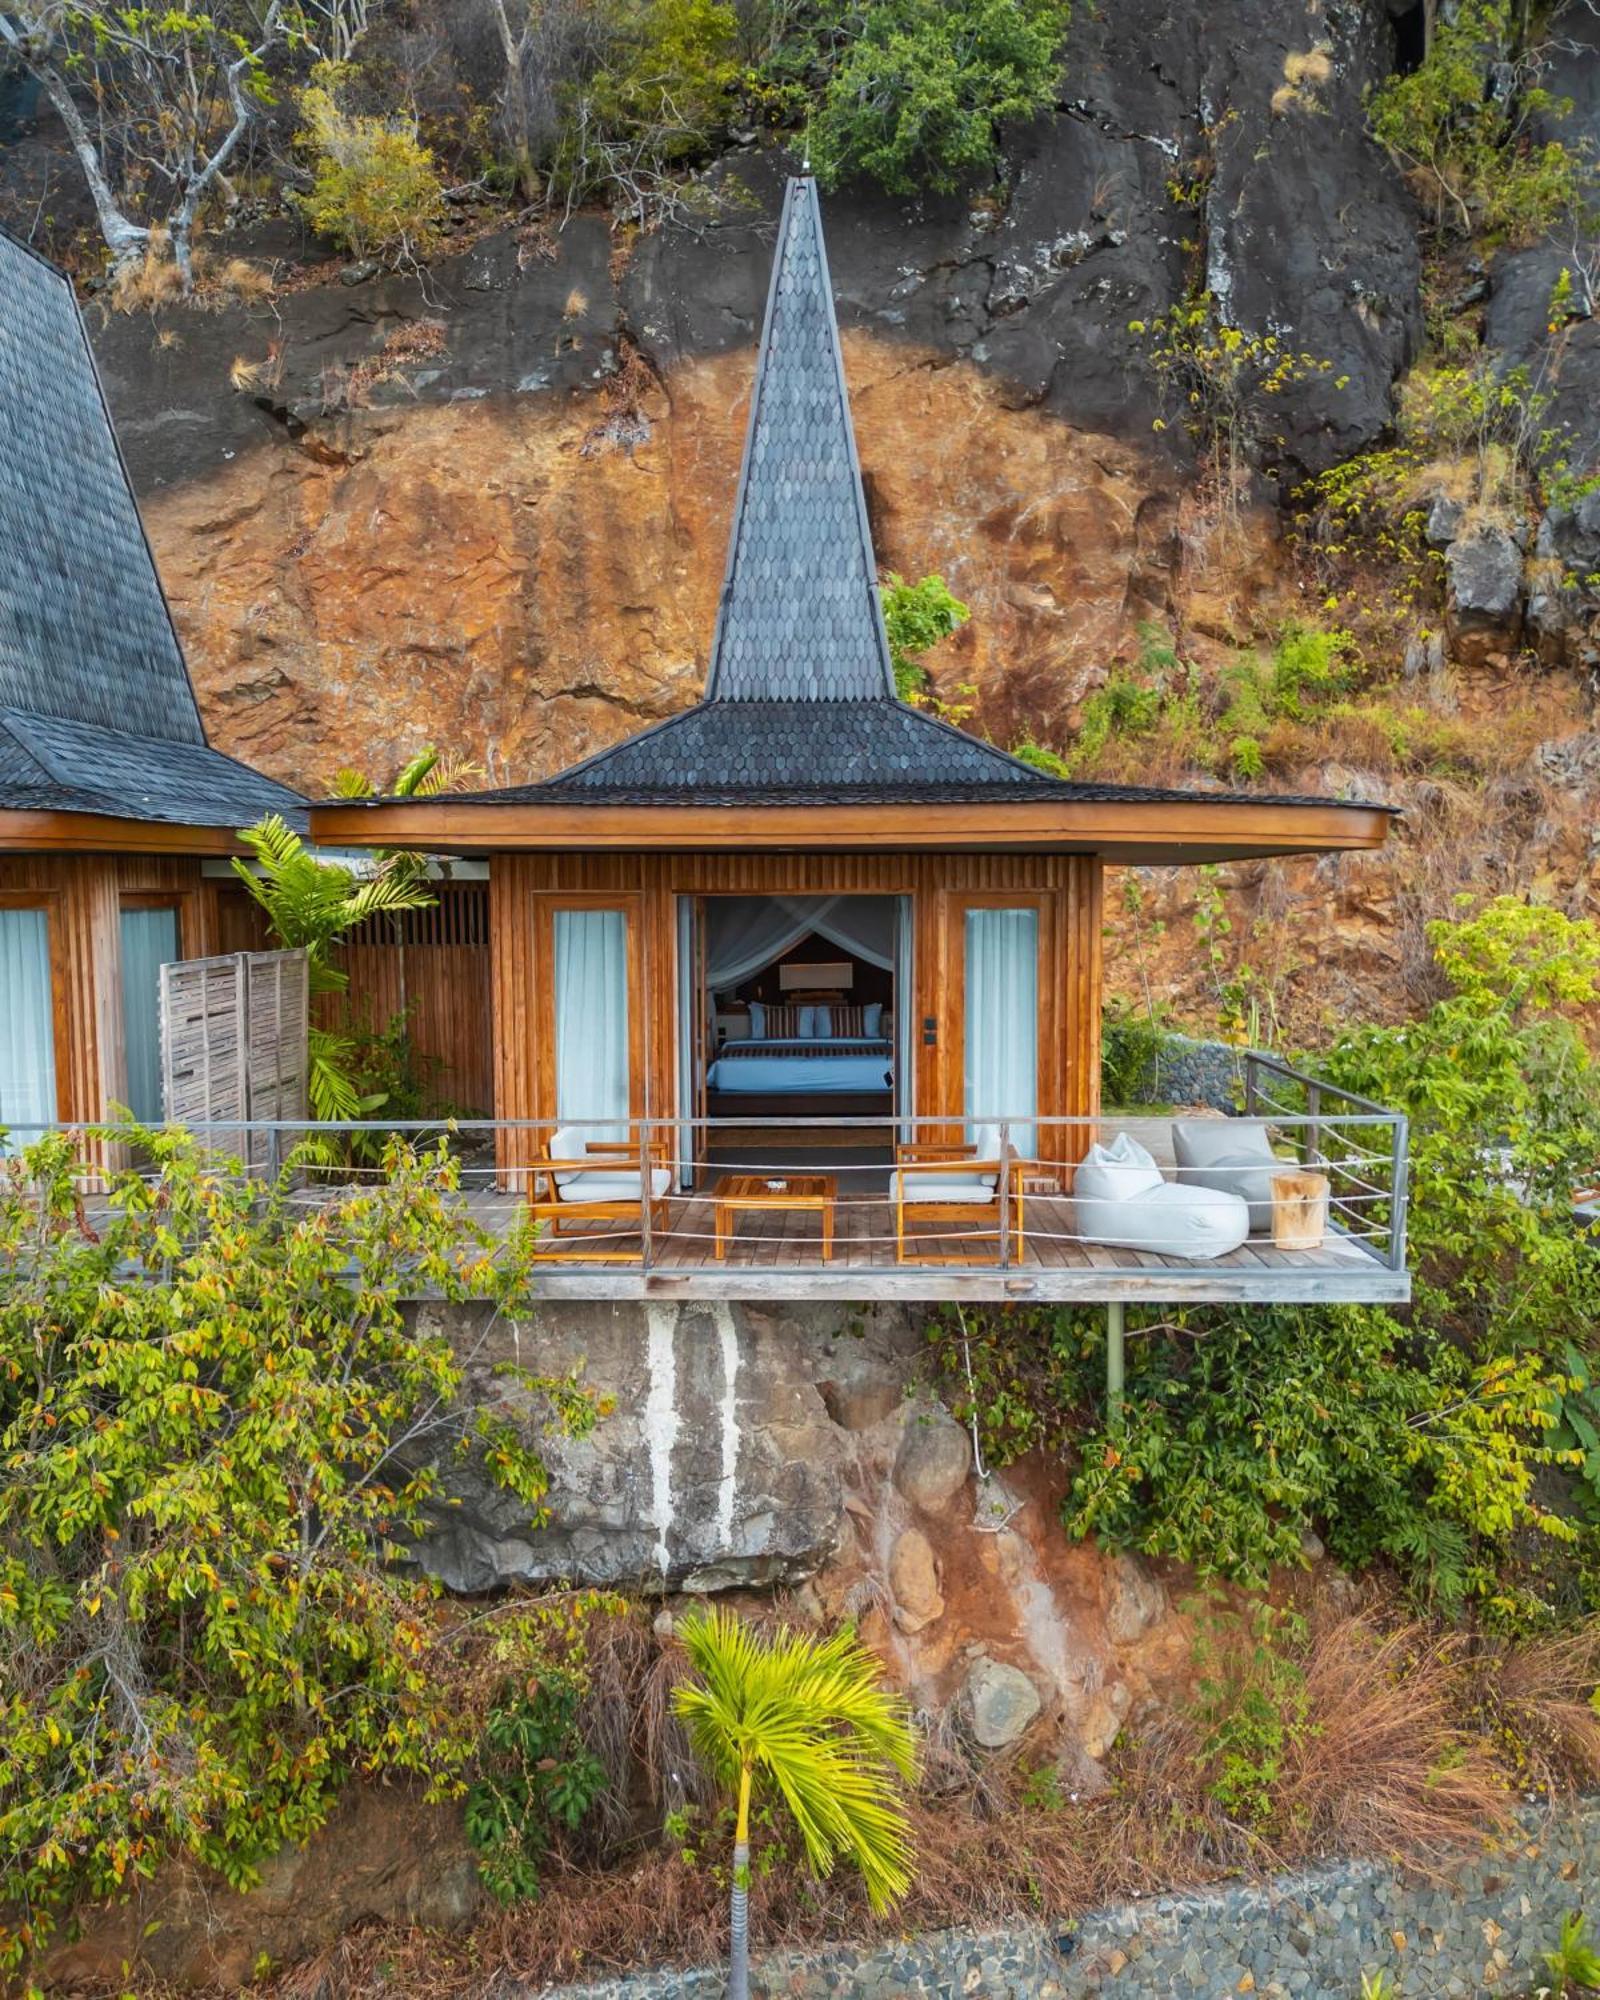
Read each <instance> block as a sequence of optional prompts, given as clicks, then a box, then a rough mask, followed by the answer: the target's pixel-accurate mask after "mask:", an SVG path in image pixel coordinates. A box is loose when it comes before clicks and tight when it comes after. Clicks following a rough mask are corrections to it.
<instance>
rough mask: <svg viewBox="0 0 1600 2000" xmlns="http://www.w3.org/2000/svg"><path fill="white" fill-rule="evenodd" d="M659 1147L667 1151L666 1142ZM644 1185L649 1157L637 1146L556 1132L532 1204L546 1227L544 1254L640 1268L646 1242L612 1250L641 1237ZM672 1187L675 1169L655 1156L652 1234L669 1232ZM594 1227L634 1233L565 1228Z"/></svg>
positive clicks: (566, 1128)
mask: <svg viewBox="0 0 1600 2000" xmlns="http://www.w3.org/2000/svg"><path fill="white" fill-rule="evenodd" d="M658 1143H660V1144H663V1145H664V1143H665V1141H664V1140H662V1141H660V1142H658ZM645 1184H646V1181H645V1157H644V1154H643V1152H642V1150H641V1148H640V1147H639V1145H638V1144H637V1142H634V1141H628V1140H616V1141H614V1140H609V1139H588V1138H585V1136H584V1135H583V1133H582V1132H579V1131H575V1130H574V1129H573V1128H572V1127H571V1126H568V1125H564V1126H562V1127H561V1128H560V1129H559V1130H558V1131H555V1132H552V1133H551V1134H550V1136H549V1138H548V1139H547V1140H546V1141H545V1147H544V1159H543V1160H542V1161H541V1162H540V1166H539V1169H538V1181H537V1183H536V1185H537V1186H538V1188H539V1194H538V1195H537V1197H536V1198H535V1199H534V1200H532V1201H530V1202H529V1204H528V1213H529V1215H530V1216H532V1217H533V1218H534V1220H535V1221H537V1222H539V1223H540V1224H541V1225H542V1227H543V1234H542V1236H541V1240H540V1245H539V1254H540V1255H541V1256H546V1257H577V1258H581V1259H584V1260H585V1261H590V1262H598V1263H618V1264H637V1263H638V1262H639V1261H640V1260H641V1258H642V1257H643V1254H644V1250H643V1244H642V1242H641V1245H640V1247H639V1249H637V1250H625V1249H619V1248H616V1247H613V1246H615V1245H616V1244H617V1243H618V1242H619V1240H620V1239H622V1238H624V1237H628V1236H634V1235H639V1234H640V1233H641V1232H642V1230H643V1228H644V1203H645V1192H644V1191H645ZM671 1185H672V1171H671V1169H670V1168H669V1167H666V1166H658V1165H656V1164H655V1158H654V1155H653V1154H652V1156H651V1161H650V1167H649V1189H650V1194H649V1200H650V1226H651V1227H652V1228H653V1229H661V1230H665V1228H666V1226H667V1190H668V1189H669V1188H670V1187H671ZM590 1222H620V1223H625V1224H628V1225H629V1227H627V1228H624V1229H614V1230H613V1229H603V1230H590V1229H583V1230H579V1229H574V1228H571V1227H564V1226H563V1225H570V1224H573V1223H590ZM563 1237H564V1238H565V1239H566V1241H565V1243H563V1244H562V1246H561V1247H559V1248H546V1247H545V1246H546V1245H547V1244H551V1243H554V1242H556V1241H557V1239H561V1238H563Z"/></svg>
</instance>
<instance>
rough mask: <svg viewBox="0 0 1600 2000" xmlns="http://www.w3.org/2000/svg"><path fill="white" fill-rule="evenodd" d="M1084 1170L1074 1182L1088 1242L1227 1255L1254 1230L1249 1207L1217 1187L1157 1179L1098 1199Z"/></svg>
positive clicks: (1173, 1253) (1166, 1253)
mask: <svg viewBox="0 0 1600 2000" xmlns="http://www.w3.org/2000/svg"><path fill="white" fill-rule="evenodd" d="M1082 1174H1083V1169H1082V1168H1081V1167H1080V1168H1079V1169H1078V1178H1077V1179H1076V1180H1075V1181H1074V1183H1073V1209H1074V1212H1075V1214H1076V1217H1077V1233H1078V1235H1079V1236H1080V1237H1082V1239H1083V1240H1084V1241H1085V1242H1086V1243H1103V1244H1106V1245H1109V1246H1113V1247H1116V1248H1119V1249H1125V1250H1153V1251H1155V1252H1156V1253H1157V1255H1159V1256H1162V1257H1197V1258H1206V1257H1225V1256H1227V1254H1228V1252H1229V1251H1230V1250H1237V1249H1238V1247H1239V1245H1240V1244H1241V1243H1242V1242H1243V1241H1244V1239H1245V1238H1246V1237H1247V1236H1248V1235H1249V1234H1250V1208H1249V1204H1248V1203H1247V1202H1244V1201H1242V1200H1241V1199H1240V1198H1239V1196H1238V1195H1236V1194H1224V1193H1223V1192H1222V1191H1221V1190H1220V1189H1218V1188H1207V1187H1179V1186H1177V1185H1176V1184H1175V1183H1173V1182H1171V1181H1158V1182H1157V1184H1156V1186H1155V1187H1153V1188H1147V1189H1146V1190H1145V1191H1144V1193H1143V1194H1139V1195H1133V1196H1126V1195H1124V1196H1120V1197H1114V1198H1113V1199H1111V1200H1106V1199H1104V1198H1097V1197H1096V1196H1095V1194H1094V1190H1093V1183H1092V1182H1091V1186H1090V1189H1089V1190H1088V1191H1087V1192H1085V1190H1084V1188H1083V1187H1082V1184H1081V1183H1082Z"/></svg>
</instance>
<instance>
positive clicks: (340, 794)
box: [328, 764, 377, 799]
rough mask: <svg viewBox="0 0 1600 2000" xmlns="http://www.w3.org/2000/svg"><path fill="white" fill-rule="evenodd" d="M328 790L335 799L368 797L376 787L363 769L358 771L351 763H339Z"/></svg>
mask: <svg viewBox="0 0 1600 2000" xmlns="http://www.w3.org/2000/svg"><path fill="white" fill-rule="evenodd" d="M328 790H329V793H330V795H331V796H332V797H333V798H336V799H370V798H371V797H372V796H373V793H374V792H375V791H376V790H377V787H376V786H375V785H374V784H373V782H372V780H371V779H370V778H369V777H368V776H367V774H366V772H365V771H358V770H357V769H356V768H355V766H354V765H353V764H341V765H340V767H339V769H338V770H337V771H335V772H334V774H333V778H332V780H331V782H330V784H329V786H328Z"/></svg>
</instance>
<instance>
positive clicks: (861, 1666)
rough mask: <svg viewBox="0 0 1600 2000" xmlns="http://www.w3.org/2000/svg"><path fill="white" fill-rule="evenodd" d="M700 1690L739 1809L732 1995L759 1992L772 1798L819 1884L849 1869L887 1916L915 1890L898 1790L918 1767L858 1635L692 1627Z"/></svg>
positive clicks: (729, 1618)
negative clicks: (761, 1893)
mask: <svg viewBox="0 0 1600 2000" xmlns="http://www.w3.org/2000/svg"><path fill="white" fill-rule="evenodd" d="M681 1637H682V1640H683V1646H684V1651H685V1652H686V1653H687V1654H688V1657H689V1664H690V1667H691V1669H692V1670H693V1676H694V1678H693V1679H692V1680H690V1681H687V1682H685V1683H684V1684H683V1685H682V1686H680V1687H679V1688H678V1690H677V1692H676V1694H675V1696H674V1705H675V1707H676V1709H677V1712H678V1714H679V1715H680V1716H681V1717H682V1719H683V1721H684V1722H685V1723H686V1724H687V1726H688V1730H689V1736H690V1740H691V1742H692V1743H693V1744H694V1747H695V1750H696V1752H697V1754H698V1755H699V1757H700V1758H701V1760H702V1762H703V1763H704V1764H705V1765H706V1768H707V1769H708V1770H709V1771H710V1772H711V1774H712V1776H713V1777H714V1778H715V1779H716V1781H717V1783H718V1784H719V1785H721V1786H722V1787H723V1788H724V1789H725V1790H727V1791H728V1792H730V1793H732V1794H733V1795H734V1797H735V1798H736V1800H737V1818H736V1823H735V1829H734V1863H733V1898H732V1939H733V1978H732V1981H731V1982H730V1989H729V1990H730V1993H731V1994H732V1995H734V1996H735V1997H736V2000H737V1996H740V1995H743V1994H747V1993H748V1991H749V1967H748V1959H747V1949H748V1926H747V1914H746V1913H747V1907H748V1905H747V1898H748V1891H749V1870H750V1813H751V1806H752V1802H753V1801H754V1800H755V1798H756V1797H757V1795H758V1794H761V1793H772V1794H775V1795H776V1798H777V1800H778V1801H780V1802H781V1804H782V1806H783V1808H784V1810H785V1811H786V1813H787V1814H788V1816H789V1818H790V1819H791V1820H792V1821H793V1823H794V1826H795V1827H796V1829H797V1830H798V1832H799V1834H800V1838H801V1841H802V1843H803V1845H804V1847H805V1853H806V1859H807V1861H808V1862H809V1863H810V1865H811V1868H812V1870H813V1871H814V1872H815V1873H816V1874H818V1875H828V1874H831V1873H832V1871H833V1869H834V1866H835V1864H836V1863H837V1862H838V1861H840V1860H845V1861H848V1862H850V1863H852V1864H853V1865H854V1866H855V1867H856V1868H857V1869H859V1870H860V1873H861V1877H862V1880H863V1882H864V1883H865V1885H866V1890H867V1896H868V1899H869V1901H870V1902H871V1904H872V1907H873V1908H874V1909H875V1910H880V1911H881V1910H885V1909H887V1908H889V1907H890V1905H891V1904H893V1903H894V1902H896V1901H897V1900H898V1899H899V1898H900V1897H901V1896H903V1895H904V1894H905V1892H906V1890H907V1888H908V1887H909V1886H910V1883H911V1865H912V1856H911V1845H910V1839H909V1835H908V1831H907V1825H906V1815H905V1809H904V1806H903V1803H902V1801H901V1798H900V1794H899V1791H898V1788H897V1783H896V1781H897V1780H900V1781H902V1782H904V1781H908V1780H909V1779H910V1778H911V1777H912V1775H913V1773H914V1771H915V1766H916V1758H915V1751H914V1748H913V1743H912V1735H911V1725H910V1718H909V1716H908V1714H907V1711H906V1708H905V1705H904V1703H903V1702H901V1701H900V1699H899V1698H898V1697H897V1696H895V1695H893V1694H891V1693H890V1692H889V1691H888V1690H887V1689H886V1688H885V1687H884V1686H883V1685H882V1683H881V1679H880V1673H879V1667H878V1663H877V1661H876V1660H875V1659H874V1658H873V1656H872V1655H871V1654H870V1653H869V1652H867V1651H866V1649H865V1648H864V1647H863V1646H861V1645H860V1644H859V1643H858V1642H857V1640H856V1639H855V1637H854V1635H853V1634H852V1633H850V1632H848V1631H842V1632H837V1633H835V1634H833V1636H832V1637H830V1638H826V1639H817V1638H812V1637H809V1636H806V1635H803V1634H800V1633H794V1632H783V1631H779V1632H767V1633H763V1632H760V1631H758V1630H757V1629H756V1628H755V1627H754V1626H752V1625H749V1624H747V1623H745V1622H744V1621H743V1620H742V1619H740V1618H738V1617H736V1616H735V1615H734V1614H733V1613H732V1612H730V1611H725V1610H721V1609H717V1610H713V1611H710V1612H707V1613H706V1614H704V1615H703V1616H701V1617H696V1618H691V1619H688V1620H687V1621H685V1623H684V1625H683V1628H682V1633H681Z"/></svg>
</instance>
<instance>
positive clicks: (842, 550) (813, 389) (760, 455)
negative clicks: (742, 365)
mask: <svg viewBox="0 0 1600 2000" xmlns="http://www.w3.org/2000/svg"><path fill="white" fill-rule="evenodd" d="M893 694H894V674H893V671H892V669H891V668H890V664H889V646H888V641H887V639H886V638H885V636H884V630H883V613H882V610H881V608H880V606H879V603H878V571H877V564H876V562H875V560H874V558H873V553H872V536H871V532H870V530H869V529H868V526H867V510H866V502H865V499H864V497H863V495H862V491H861V469H860V466H859V464H858V462H857V459H856V442H855V435H854V432H853V431H852V429H851V425H850V403H849V398H848V396H847V394H846V392H845V381H844V361H843V357H842V355H841V354H840V351H839V328H838V324H837V322H836V320H835V318H834V312H833V290H832V287H831V285H830V283H829V280H828V258H827V252H826V251H825V249H824V248H823V242H822V217H821V215H820V213H819V211H818V207H817V185H816V182H815V181H813V180H812V179H810V178H809V176H808V177H807V178H805V179H802V180H791V181H790V183H789V187H788V192H787V193H786V194H785V196H784V202H783V214H782V216H781V218H780V220H779V223H778V248H777V255H776V257H775V259H774V262H773V269H772V287H771V290H770V292H769V294H768V297H767V316H766V322H765V324H764V326H763V328H762V334H761V348H760V353H759V357H758V359H757V363H756V379H755V387H754V390H753V391H752V393H751V398H750V424H749V429H748V431H747V433H746V436H745V448H744V465H743V467H742V469H741V471H740V474H739V491H738V496H737V498H736V500H735V502H734V512H733V530H732V534H731V535H730V538H729V543H728V569H727V575H726V577H725V578H724V580H723V586H722V601H721V604H720V606H719V608H718V612H717V630H716V637H715V639H714V641H713V643H712V648H711V672H710V674H709V676H708V678H707V682H706V698H707V700H709V701H752V700H756V701H759V700H777V701H813V702H815V701H827V702H834V701H861V700H868V699H871V698H872V697H874V696H881V697H883V698H885V699H887V698H889V697H892V695H893Z"/></svg>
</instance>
